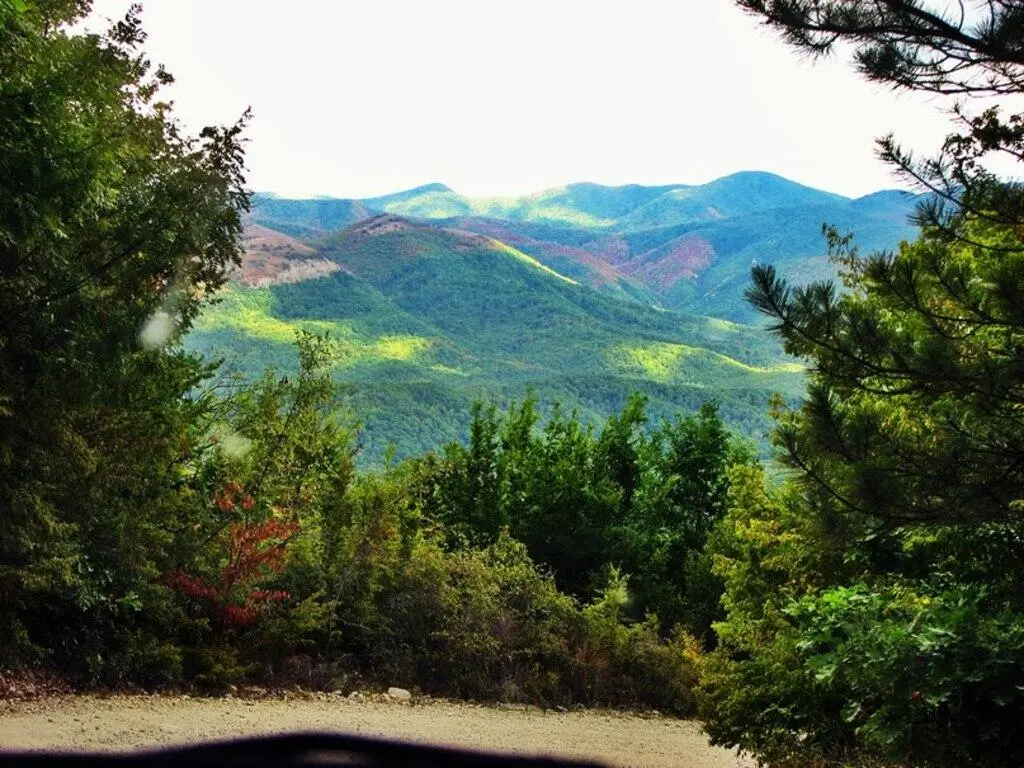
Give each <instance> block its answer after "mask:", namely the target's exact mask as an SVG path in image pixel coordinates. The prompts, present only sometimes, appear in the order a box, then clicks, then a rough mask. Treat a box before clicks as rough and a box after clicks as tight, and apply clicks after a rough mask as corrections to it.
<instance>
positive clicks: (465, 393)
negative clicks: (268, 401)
mask: <svg viewBox="0 0 1024 768" xmlns="http://www.w3.org/2000/svg"><path fill="white" fill-rule="evenodd" d="M318 250H319V254H320V255H321V256H324V257H326V258H329V259H331V260H333V261H335V262H337V263H338V264H339V265H340V266H341V270H340V271H338V272H335V273H333V274H330V275H327V276H324V277H321V278H319V279H315V280H310V281H306V282H300V283H292V284H280V285H273V286H270V287H265V288H247V287H243V286H241V285H232V286H231V287H229V288H228V289H226V290H225V292H224V293H223V295H222V300H221V301H220V302H219V303H218V304H216V305H215V306H213V307H211V308H210V309H209V310H207V312H206V313H205V314H204V315H203V317H202V318H201V320H200V322H199V324H198V326H197V328H196V329H195V331H194V332H193V333H192V334H191V335H190V337H189V339H188V345H189V346H190V347H191V348H193V349H197V350H200V351H202V352H203V353H205V354H208V355H211V356H220V357H223V358H224V359H225V360H226V362H227V364H228V367H229V368H234V369H236V370H240V371H243V372H246V373H248V374H250V375H255V374H257V373H258V372H260V371H262V370H263V368H264V367H265V366H266V365H272V366H275V367H277V368H278V369H280V370H291V369H293V368H294V366H295V362H296V361H295V354H294V349H293V348H292V346H291V343H290V342H291V339H292V337H293V336H294V334H295V333H296V332H297V331H299V330H300V329H306V330H311V331H317V332H320V331H329V332H330V333H331V334H332V336H333V337H335V338H336V339H337V340H338V360H337V363H336V368H335V374H336V376H337V378H338V379H339V380H340V381H343V382H346V383H348V384H350V385H351V387H350V388H349V390H348V398H349V400H350V402H351V404H352V405H353V406H354V408H355V411H356V415H357V417H358V418H359V419H361V420H362V421H363V422H364V424H365V431H364V434H363V439H362V443H363V446H364V447H363V454H362V459H361V460H362V461H363V462H364V463H375V462H379V461H380V460H381V458H382V456H383V455H384V452H385V450H386V448H387V446H388V444H389V443H394V444H395V445H396V447H397V449H398V453H399V455H405V454H409V453H413V452H419V451H423V450H426V449H429V448H433V447H437V446H438V445H440V444H442V443H444V442H445V441H448V440H451V439H454V438H457V437H460V436H461V435H462V430H463V428H464V427H465V426H466V420H467V413H468V409H469V406H470V404H471V403H472V401H473V400H474V399H485V400H491V401H494V402H497V403H507V402H508V401H510V400H513V399H517V398H520V399H521V398H522V397H523V396H524V395H525V394H526V392H527V391H528V390H530V389H533V390H535V391H536V392H537V393H538V395H539V396H540V398H541V399H542V401H544V402H547V403H551V402H554V401H556V400H557V401H561V402H562V403H564V404H567V405H570V406H572V407H576V408H578V409H579V410H580V412H581V413H582V414H583V415H584V416H585V417H588V418H593V419H598V418H601V417H603V416H605V415H607V414H608V413H610V412H611V411H613V410H615V409H617V408H619V407H621V405H622V404H623V402H624V401H625V398H626V397H627V396H628V394H629V393H630V392H631V391H634V390H639V391H643V392H645V393H646V394H647V395H648V396H649V397H650V400H651V413H652V414H653V416H654V418H655V419H658V418H661V417H663V416H669V415H672V414H675V413H678V412H685V411H689V410H692V409H694V408H696V407H699V405H700V404H701V403H702V402H704V401H705V400H707V399H711V398H714V399H716V400H717V401H718V402H719V404H720V405H721V407H722V410H723V414H724V416H725V418H726V419H727V420H728V421H729V422H730V423H732V424H733V425H734V426H736V427H737V428H738V429H740V430H742V431H743V432H745V433H746V434H748V435H750V436H752V437H754V438H755V439H757V438H759V437H761V436H762V434H763V433H764V432H765V430H766V429H767V424H766V421H765V415H764V414H765V410H766V405H767V400H768V396H769V395H770V393H771V392H773V391H782V392H784V393H787V394H789V395H795V394H796V393H798V392H799V391H800V389H801V386H802V375H801V373H800V371H799V370H798V369H796V368H794V366H793V365H792V364H791V363H790V362H788V361H786V360H785V359H783V357H782V355H781V351H780V350H779V348H778V347H777V346H776V345H775V344H774V342H773V341H772V340H771V338H770V337H769V336H768V335H767V334H766V333H764V332H763V331H761V330H758V329H755V328H751V327H746V326H741V325H736V324H732V323H726V322H722V321H718V320H714V319H711V318H702V317H697V316H692V315H686V314H682V313H677V312H671V311H664V310H659V309H655V308H653V307H650V306H648V305H645V304H641V303H638V302H633V301H629V302H627V301H621V300H617V299H615V298H611V297H608V296H604V295H601V294H599V293H598V292H596V291H594V290H592V289H591V288H589V287H587V286H585V285H581V284H579V283H578V281H576V280H574V279H572V278H569V277H567V276H565V275H562V274H560V273H557V272H556V271H555V270H553V269H552V268H550V267H546V266H544V265H543V264H540V263H538V262H537V261H536V260H534V259H533V258H531V257H529V256H527V255H525V254H523V253H522V252H521V251H519V250H518V249H516V248H513V247H511V246H509V245H507V244H505V243H502V242H499V241H496V240H494V239H493V238H490V237H486V236H479V235H470V234H467V233H462V232H454V231H449V230H444V229H438V228H434V227H425V226H423V225H417V224H415V223H412V222H407V221H404V220H402V219H397V218H394V217H382V218H380V219H376V220H371V222H369V223H366V222H364V223H362V224H360V225H358V226H356V227H353V228H351V229H348V230H346V231H343V232H340V233H336V234H334V235H331V236H329V237H327V238H326V239H324V240H321V241H320V242H319V244H318Z"/></svg>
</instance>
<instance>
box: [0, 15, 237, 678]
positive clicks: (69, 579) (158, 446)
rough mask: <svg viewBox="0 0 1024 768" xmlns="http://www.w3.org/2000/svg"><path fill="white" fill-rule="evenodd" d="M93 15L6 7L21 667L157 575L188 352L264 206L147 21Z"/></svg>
mask: <svg viewBox="0 0 1024 768" xmlns="http://www.w3.org/2000/svg"><path fill="white" fill-rule="evenodd" d="M89 6H90V4H89V2H87V0H0V626H2V631H3V632H4V640H3V651H2V653H3V657H0V658H4V659H6V660H8V661H10V660H12V659H16V658H17V655H18V654H19V653H24V652H29V651H30V650H31V648H32V646H33V645H34V644H35V645H40V644H42V645H48V644H50V645H52V644H57V645H60V644H62V643H63V644H70V645H74V644H80V643H85V642H93V641H88V640H86V639H85V635H87V634H89V632H90V631H92V630H90V629H88V628H90V627H91V628H92V629H94V630H95V632H94V633H93V634H94V635H95V642H96V643H98V644H100V645H102V642H101V641H100V639H99V634H101V629H102V627H106V626H109V624H110V623H111V622H110V621H109V620H110V618H111V615H113V614H117V613H119V612H127V613H129V614H130V613H132V612H133V611H135V610H136V609H137V607H138V599H139V597H138V596H139V594H140V592H141V591H142V590H144V589H145V585H146V584H147V583H149V582H151V581H152V580H153V578H155V576H156V575H157V574H158V571H159V568H157V566H156V564H155V559H156V558H158V557H159V553H160V552H161V551H162V548H163V544H164V543H165V542H166V541H167V538H168V537H169V536H171V535H172V533H173V532H172V530H171V528H173V525H172V523H171V522H169V521H172V520H173V518H174V516H175V509H176V508H178V507H180V506H181V505H183V504H188V503H191V502H189V501H188V498H187V497H188V493H187V492H186V491H185V490H184V489H183V483H182V481H183V477H184V475H183V473H185V472H186V471H187V464H188V462H189V459H190V458H191V457H193V456H194V455H195V452H196V451H197V450H199V448H200V446H199V444H198V443H199V441H200V438H201V435H202V429H203V427H202V424H203V418H202V411H203V410H204V409H205V408H207V407H208V403H207V402H206V401H205V400H204V398H203V397H202V396H201V395H197V394H196V392H197V391H198V390H197V385H198V384H199V383H200V382H201V381H202V380H203V378H204V377H205V376H207V375H208V370H207V368H206V366H205V365H204V364H202V363H201V362H200V361H198V360H197V359H193V358H191V357H189V356H187V355H185V354H183V353H182V352H180V351H179V349H178V347H176V346H175V342H176V341H177V340H179V339H180V338H181V336H182V335H183V334H184V333H185V332H186V331H187V329H188V327H189V325H190V323H191V322H192V320H193V318H194V317H195V316H196V313H197V312H198V310H199V306H200V303H201V301H202V300H203V299H204V297H207V296H209V295H210V293H211V292H213V291H215V290H216V289H217V288H218V287H219V286H220V285H221V284H222V283H223V281H224V279H225V276H226V272H227V270H228V269H229V268H230V267H231V266H232V264H234V263H237V261H238V258H239V247H238V240H237V238H238V235H239V233H240V229H241V224H240V213H241V212H242V211H244V210H245V209H246V207H247V204H248V203H247V201H248V196H247V193H246V191H245V189H244V179H243V176H242V164H243V152H242V144H241V131H242V125H241V124H238V125H235V126H232V127H229V128H207V129H205V130H203V131H202V133H201V134H200V135H199V136H198V137H191V136H188V135H185V134H184V133H183V132H182V130H181V128H180V127H179V126H178V124H177V123H176V122H175V121H174V118H173V116H172V114H171V108H170V105H169V104H168V103H166V102H163V101H161V100H160V99H159V93H160V88H161V86H163V85H165V84H167V83H169V82H171V77H170V75H168V74H167V73H166V72H165V71H164V70H163V69H161V68H154V67H153V66H152V65H151V64H150V62H149V60H148V59H146V58H145V56H144V55H143V54H142V52H141V50H140V45H141V44H142V42H143V41H144V37H145V36H144V34H143V32H142V29H141V26H140V19H139V12H140V9H139V8H138V7H133V8H132V9H131V11H130V12H129V13H128V15H127V16H126V18H125V19H123V20H122V21H120V22H118V23H117V24H115V25H114V26H113V27H112V28H111V29H110V30H109V31H108V32H106V33H105V34H85V33H82V32H81V31H78V30H77V29H76V27H75V26H74V25H75V23H76V22H78V21H80V20H81V19H82V18H83V17H84V16H85V14H86V13H87V12H88V10H89ZM133 596H134V597H133ZM69 626H70V627H76V628H81V631H77V630H76V631H72V632H67V631H66V627H69ZM47 638H49V640H52V641H53V643H52V644H51V643H48V642H47ZM69 650H70V652H72V653H73V654H74V655H77V656H82V654H81V653H80V650H75V649H74V648H70V649H69Z"/></svg>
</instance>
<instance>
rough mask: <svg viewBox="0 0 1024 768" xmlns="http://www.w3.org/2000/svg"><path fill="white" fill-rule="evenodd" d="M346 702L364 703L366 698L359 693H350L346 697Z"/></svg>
mask: <svg viewBox="0 0 1024 768" xmlns="http://www.w3.org/2000/svg"><path fill="white" fill-rule="evenodd" d="M348 700H349V701H365V700H366V696H364V695H363V694H362V693H360V692H359V691H352V693H350V694H349V695H348Z"/></svg>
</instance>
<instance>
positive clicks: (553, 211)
mask: <svg viewBox="0 0 1024 768" xmlns="http://www.w3.org/2000/svg"><path fill="white" fill-rule="evenodd" d="M916 202H917V198H916V197H915V196H914V195H911V194H909V193H905V192H901V191H898V190H888V191H883V192H879V193H875V194H872V195H868V196H866V197H863V198H859V199H851V198H846V197H843V196H841V195H836V194H832V193H830V192H823V191H821V190H816V189H813V188H810V187H806V186H804V185H801V184H797V183H796V182H792V181H789V180H787V179H784V178H782V177H780V176H776V175H773V174H769V173H761V172H742V173H737V174H733V175H731V176H727V177H724V178H722V179H717V180H715V181H712V182H710V183H708V184H703V185H699V186H692V185H681V184H677V185H668V186H658V187H645V186H640V185H627V186H619V187H607V186H602V185H599V184H589V183H584V184H570V185H567V186H565V187H558V188H555V189H549V190H545V191H543V192H538V193H536V194H533V195H526V196H523V197H519V198H467V197H464V196H461V195H459V194H457V193H455V192H454V191H452V190H451V189H449V188H448V187H446V186H444V185H443V184H429V185H426V186H423V187H417V188H415V189H411V190H407V191H405V192H400V193H396V194H394V195H388V196H384V197H378V198H372V199H366V200H358V201H356V200H320V199H316V200H280V199H277V198H265V197H264V198H260V199H258V200H257V203H256V206H255V208H254V214H253V220H254V221H255V222H256V223H259V224H263V225H265V226H267V227H270V228H272V229H278V230H280V231H282V232H286V233H289V234H295V235H298V236H301V237H304V238H306V239H309V238H316V237H318V236H323V235H325V234H327V233H329V232H331V231H336V230H337V229H340V228H342V227H343V226H347V225H349V224H353V223H355V222H357V221H359V220H360V219H362V218H366V217H367V216H368V215H371V214H374V213H391V214H394V215H399V216H403V217H407V218H413V219H418V220H422V221H428V222H437V223H439V224H441V225H442V226H444V227H448V228H454V229H459V230H462V231H467V232H475V233H478V234H482V235H486V236H489V237H493V238H495V239H498V240H500V241H502V242H505V243H507V244H509V245H512V246H514V247H515V248H517V249H519V250H521V251H522V252H524V253H526V254H528V255H530V256H533V257H534V258H535V259H537V260H538V261H540V262H541V263H543V264H545V265H547V266H549V267H551V268H552V269H554V270H555V271H557V272H559V273H561V274H563V275H565V276H567V277H571V278H572V279H574V280H577V281H579V282H581V283H584V284H586V285H589V286H590V287H592V288H594V289H596V290H598V291H600V292H602V293H605V294H607V295H609V296H613V297H616V298H621V299H632V300H634V301H638V302H641V303H646V304H653V305H656V306H659V307H662V308H665V309H677V310H682V311H687V312H695V313H700V314H708V315H712V316H716V317H723V318H728V319H731V320H733V321H736V322H743V323H754V322H757V320H758V318H757V316H756V315H755V314H754V312H753V310H752V309H751V308H750V307H749V306H748V305H747V304H746V302H745V301H744V300H743V290H744V287H745V285H746V280H747V275H748V273H749V271H750V266H751V264H752V263H755V262H758V263H766V262H767V263H779V264H782V265H784V266H785V268H786V269H787V272H788V273H789V274H791V275H792V276H794V277H795V278H796V279H797V280H798V281H802V280H810V279H815V278H819V277H830V276H834V274H835V271H834V269H833V267H832V265H831V264H830V263H829V262H828V260H827V258H826V247H825V240H824V238H823V237H822V235H821V227H822V224H825V223H827V224H831V225H834V226H837V227H838V228H839V229H841V230H843V231H846V232H853V233H854V235H855V237H856V238H857V242H858V243H859V244H860V246H861V247H862V248H863V249H865V250H869V251H870V250H877V249H884V248H892V247H895V246H896V244H897V243H899V241H900V240H903V239H907V238H910V237H912V236H913V227H912V226H911V225H910V224H909V222H908V219H907V217H908V215H909V214H910V213H911V212H912V211H913V209H914V206H915V205H916Z"/></svg>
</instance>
